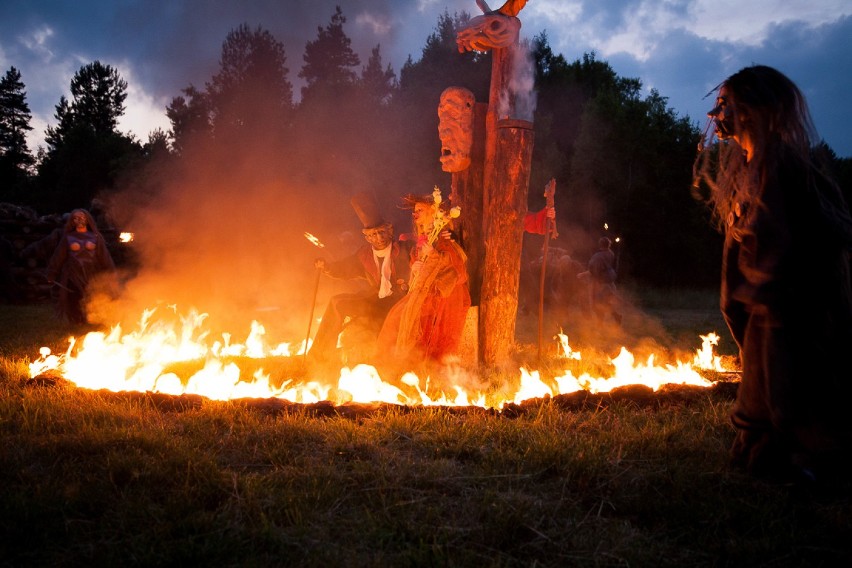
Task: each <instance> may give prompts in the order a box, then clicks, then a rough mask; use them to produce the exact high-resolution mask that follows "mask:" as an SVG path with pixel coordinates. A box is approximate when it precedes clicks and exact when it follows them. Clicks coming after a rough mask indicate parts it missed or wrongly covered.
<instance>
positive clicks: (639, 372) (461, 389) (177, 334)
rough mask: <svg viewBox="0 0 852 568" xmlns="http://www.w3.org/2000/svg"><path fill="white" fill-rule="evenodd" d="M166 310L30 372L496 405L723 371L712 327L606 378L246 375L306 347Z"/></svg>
mask: <svg viewBox="0 0 852 568" xmlns="http://www.w3.org/2000/svg"><path fill="white" fill-rule="evenodd" d="M170 308H172V309H173V310H174V311H175V315H177V316H178V317H177V318H174V317H159V318H155V317H154V316H155V315H159V314H157V310H153V309H152V310H146V311H145V312H144V313H143V315H142V317H141V318H140V321H139V324H138V328H137V329H136V330H135V331H132V332H129V333H123V332H122V330H121V327H120V326H115V327H114V328H112V329H111V330H110V331H109V332H108V333H105V332H92V333H89V334H87V335H86V336H85V337H83V338H82V340H81V341H79V342H78V341H77V339H76V338H73V337H72V338H70V340H69V347H68V350H67V351H66V352H65V353H64V354H60V355H55V354H52V353H51V352H50V349H48V348H47V347H42V348H41V350H40V356H39V358H38V359H37V360H36V361H34V362H33V363H31V364H30V376H31V377H36V376H39V375H41V374H43V373H45V372H48V371H53V372H58V373H60V374H61V375H62V376H63V377H65V379H67V380H68V381H70V382H72V383H74V384H75V385H76V386H78V387H81V388H87V389H107V390H110V391H114V392H118V391H140V392H158V393H165V394H171V395H181V394H198V395H202V396H205V397H207V398H210V399H215V400H230V399H237V398H280V399H284V400H288V401H291V402H297V403H313V402H319V401H323V400H330V401H332V402H334V403H337V404H342V403H346V402H350V401H351V402H388V403H393V404H404V405H412V406H414V405H423V406H471V405H472V406H481V407H486V408H502V407H503V405H505V404H506V403H508V402H515V403H518V402H521V401H523V400H527V399H531V398H539V397H547V396H555V395H559V394H569V393H572V392H576V391H578V390H581V389H583V390H588V391H590V392H592V393H598V392H607V391H611V390H612V389H614V388H616V387H620V386H625V385H633V384H645V385H647V386H649V387H651V388H652V389H654V390H657V389H659V388H660V386H662V385H664V384H688V385H697V386H702V387H707V386H711V385H712V384H713V383H712V382H710V381H708V380H706V379H704V378H703V377H702V376H701V375H700V374H699V373H698V371H697V369H705V368H712V369H715V370H723V368H722V365H721V361H720V358H719V357H717V356H715V355H713V345H715V344H716V343H717V342H718V336H717V335H716V334H715V333H711V334H708V335H707V336H701V338H702V340H703V341H704V343H703V345H702V348H701V349H700V350H699V351H698V352H697V353H696V355H695V358H694V360H693V361H692V362H689V363H683V362H680V361H678V362H677V363H676V364H674V365H663V366H657V365H656V364H655V363H654V356H653V355H651V356H650V357H649V358H648V360H647V361H646V362H645V363H637V362H636V361H635V360H634V356H633V354H632V353H630V352H629V351H628V350H627V349H626V348H624V347H622V348H621V352H620V353H619V355H618V356H617V357H615V358H614V359H611V360H610V363H611V365H612V367H613V368H614V372H613V374H612V376H611V377H606V378H605V377H593V376H591V375H590V374H589V373H586V372H584V373H580V374H579V375H578V376H575V375H574V374H573V372H572V371H571V370H568V369H566V370H565V371H564V372H563V373H562V374H561V375H559V376H556V377H554V378H553V379H552V380H550V381H547V382H546V381H544V380H543V379H542V378H541V377H540V374H539V372H538V371H535V370H532V371H530V370H527V369H525V368H521V369H519V372H520V377H519V380H518V384H517V387H516V390H515V391H514V392H511V393H509V394H506V393H504V392H500V393H492V392H479V391H478V392H469V389H468V388H467V387H466V386H465V384H464V383H466V382H473V381H465V380H464V377H463V376H462V375H463V373H459V374H458V376H457V378H458V379H459V380H458V381H456V383H455V384H454V385H452V387H451V390H452V391H454V392H450V393H446V392H432V391H431V389H430V387H429V385H430V378H429V377H426V378H425V379H422V378H420V377H418V376H417V375H415V374H414V373H408V374H406V375H404V376H403V377H402V379H401V381H400V383H401V384H400V385H393V384H390V383H387V382H385V381H384V380H382V378H381V377H380V376H379V374H378V372H377V371H376V369H375V368H374V367H372V366H369V365H358V366H355V367H354V368H351V369H350V368H348V367H344V368H342V369H341V370H340V374H339V377H338V379H337V381H336V382H334V381H332V382H329V381H319V380H313V378H312V377H307V378H305V377H301V378H297V377H284V379H283V381H282V380H281V379H282V378H281V377H278V380H276V381H272V380H271V377H270V375H269V374H268V373H267V372H266V371H264V370H263V369H262V368H258V369H257V370H256V371H254V372H253V373H252V374H251V376H244V375H245V373H244V372H243V370H241V369H240V367H239V365H238V364H237V362H236V361H234V359H235V358H248V359H253V360H258V363H260V364H262V363H267V362H268V363H270V364H271V363H275V361H276V360H278V361H286V360H288V359H287V358H291V357H293V356H294V355H298V354H301V353H304V352H305V349H306V347H308V346H306V345H305V342H304V341H303V342H302V343H301V344H300V345H298V346H297V347H294V346H292V345H291V344H289V343H279V344H277V345H272V344H270V343H268V342H267V340H266V339H265V333H266V331H265V329H264V327H263V326H262V325H261V324H260V323H258V322H252V325H251V330H250V333H249V335H248V337H247V338H246V340H245V342H243V343H233V342H232V341H231V337H230V335H229V334H223V335H222V337H221V339H211V338H210V332H209V331H208V330H207V329H206V328H205V320H206V319H207V314H202V313H199V312H196V311H190V312H189V313H188V314H186V315H180V314H177V311H176V309H175V308H174V307H173V306H170ZM166 315H168V314H166ZM554 339H558V341H559V345H560V346H561V349H562V351H561V353H562V354H561V358H562V359H565V360H566V364H567V365H568V366H571V367H576V366H577V363H569V362H570V361H581V360H582V357H581V354H580V353H579V352H576V351H573V350H572V349H571V347H570V346H569V344H568V338H567V336H565V335H564V334H562V333H560V334H558V335H557V336H556V337H555V338H554ZM290 360H291V361H292V360H293V359H290ZM187 362H195V363H196V364H198V363H201V364H202V368H201V370H198V371H196V372H195V373H194V374H192V375H191V376H190V377H188V378H183V379H182V378H181V377H179V376H178V375H177V374H176V372H175V371H174V370H173V367H174V365H175V364H177V363H187ZM708 365H709V367H708ZM454 380H455V378H454ZM279 383H280V384H279ZM510 388H512V387H510Z"/></svg>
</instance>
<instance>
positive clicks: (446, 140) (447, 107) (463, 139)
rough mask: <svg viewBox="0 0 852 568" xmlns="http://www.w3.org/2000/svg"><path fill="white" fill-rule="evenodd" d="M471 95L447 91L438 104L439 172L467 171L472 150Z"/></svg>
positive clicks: (472, 101)
mask: <svg viewBox="0 0 852 568" xmlns="http://www.w3.org/2000/svg"><path fill="white" fill-rule="evenodd" d="M475 103H476V99H475V98H474V96H473V93H472V92H470V91H469V90H467V89H464V88H462V87H449V88H448V89H446V90H444V92H443V93H441V100H440V103H439V104H438V136H439V137H440V138H441V169H442V170H444V171H445V172H461V171H464V170H466V169H467V168H468V167H470V148H471V146H473V105H474V104H475Z"/></svg>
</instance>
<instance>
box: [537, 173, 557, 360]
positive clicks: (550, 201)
mask: <svg viewBox="0 0 852 568" xmlns="http://www.w3.org/2000/svg"><path fill="white" fill-rule="evenodd" d="M555 192H556V180H555V179H551V180H550V181H549V182H547V185H546V186H545V188H544V197H545V200H546V204H545V207H546V208H547V209H550V208H551V207H555V206H556V205H555V200H554V198H553V194H554V193H555ZM544 227H545V229H544V244H543V245H542V246H541V278H540V279H539V293H538V359H539V361H541V346H542V333H543V331H542V330H543V327H544V276H545V273H546V271H547V248H548V243H549V241H550V238H551V236H552V237H553V238H554V239H555V238H556V237H558V236H559V233H557V232H556V220H555V219H551V218H550V216H548V217H547V218H546V219H545V225H544Z"/></svg>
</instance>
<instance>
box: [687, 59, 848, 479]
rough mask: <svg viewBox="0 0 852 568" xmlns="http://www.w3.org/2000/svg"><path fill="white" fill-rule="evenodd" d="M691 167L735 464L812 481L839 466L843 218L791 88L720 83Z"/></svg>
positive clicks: (775, 78)
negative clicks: (725, 343) (730, 344)
mask: <svg viewBox="0 0 852 568" xmlns="http://www.w3.org/2000/svg"><path fill="white" fill-rule="evenodd" d="M708 117H709V118H710V121H711V122H710V123H708V127H711V126H712V127H713V129H714V131H715V135H716V137H717V138H718V141H717V142H714V143H712V144H708V145H707V148H706V149H704V150H703V151H701V152H700V153H699V157H698V160H697V161H696V172H697V178H696V184H701V183H705V184H706V185H707V186H708V187H709V189H710V194H709V203H710V204H711V206H712V208H713V211H714V213H715V217H716V219H717V221H718V223H719V226H720V229H721V230H722V232H723V233H724V235H725V244H724V252H723V262H722V283H721V309H722V312H723V314H724V317H725V320H726V322H727V324H728V327H729V329H730V331H731V334H732V336H733V338H734V340H735V341H736V342H737V345H738V346H739V350H740V358H741V363H742V382H741V384H740V386H739V389H738V393H737V398H736V401H735V403H734V406H733V409H732V414H731V418H732V421H733V424H734V426H735V427H736V429H737V435H736V439H735V440H734V443H733V446H732V448H731V458H732V462H733V463H734V464H735V465H739V466H742V467H744V468H746V470H747V471H749V472H750V473H752V474H755V475H760V476H771V477H781V478H787V479H789V478H791V477H793V478H796V477H798V478H800V479H802V478H804V479H813V478H814V477H817V478H818V477H819V476H820V475H821V474H822V473H825V474H826V475H828V474H829V473H831V472H832V471H835V467H834V466H837V465H839V464H842V463H845V462H844V460H845V459H846V453H847V452H848V451H849V449H850V448H852V443H850V440H852V436H850V432H852V427H850V422H849V420H848V418H847V417H846V413H847V410H846V408H847V406H848V404H849V400H850V394H852V365H850V359H849V353H848V352H849V348H850V347H852V290H850V273H849V252H850V250H852V219H850V215H849V209H848V206H847V204H846V202H845V201H844V198H843V195H842V193H841V192H840V190H839V188H838V186H837V185H836V183H835V182H833V181H832V180H831V179H830V178H829V177H827V176H826V174H825V173H824V172H823V171H822V170H821V169H820V167H819V166H818V165H817V163H816V160H815V158H814V156H815V155H816V154H815V152H814V142H815V141H816V140H817V139H816V136H815V134H816V133H815V129H814V127H813V123H812V121H811V118H810V114H809V112H808V108H807V103H806V101H805V98H804V96H803V95H802V93H801V91H800V90H799V88H798V87H797V86H796V85H795V84H794V83H793V82H792V81H791V80H790V79H789V78H787V77H786V76H785V75H783V74H782V73H780V72H778V71H777V70H775V69H773V68H771V67H766V66H762V65H757V66H752V67H746V68H744V69H742V70H740V71H738V72H737V73H735V74H734V75H732V76H730V77H729V78H728V79H726V80H725V81H724V82H723V83H722V84H721V86H720V87H719V90H718V96H717V99H716V105H715V108H714V109H713V110H711V111H710V112H709V113H708Z"/></svg>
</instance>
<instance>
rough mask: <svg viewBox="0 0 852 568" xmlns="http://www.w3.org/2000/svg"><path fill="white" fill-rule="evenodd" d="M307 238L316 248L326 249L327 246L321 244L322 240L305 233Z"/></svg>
mask: <svg viewBox="0 0 852 568" xmlns="http://www.w3.org/2000/svg"><path fill="white" fill-rule="evenodd" d="M305 238H306V239H308V240H309V241H311V243H313V245H314V246H317V247H319V248H325V245H324V244H322V242H320V240H319V239H318V238H316V237H315V236H313V235H312V234H310V233H305Z"/></svg>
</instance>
